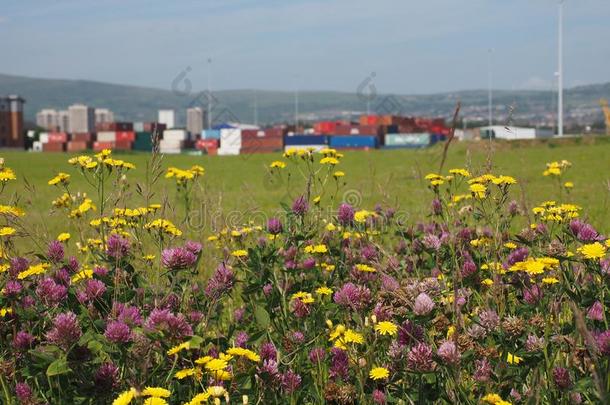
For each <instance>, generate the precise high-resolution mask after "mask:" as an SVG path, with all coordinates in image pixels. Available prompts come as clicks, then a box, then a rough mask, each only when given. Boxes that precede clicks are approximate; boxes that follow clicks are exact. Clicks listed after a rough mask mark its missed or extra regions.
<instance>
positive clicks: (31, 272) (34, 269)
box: [17, 263, 51, 280]
mask: <svg viewBox="0 0 610 405" xmlns="http://www.w3.org/2000/svg"><path fill="white" fill-rule="evenodd" d="M49 267H51V266H50V265H49V264H48V263H39V264H34V265H31V266H30V267H28V268H27V269H26V270H24V271H22V272H21V273H19V274H17V278H18V279H19V280H23V279H26V278H28V277H30V276H36V275H38V274H43V273H44V272H45V271H46V270H47V269H48V268H49Z"/></svg>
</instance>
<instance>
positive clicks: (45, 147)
mask: <svg viewBox="0 0 610 405" xmlns="http://www.w3.org/2000/svg"><path fill="white" fill-rule="evenodd" d="M64 146H65V144H64V143H61V142H48V143H43V144H42V151H43V152H63V151H64Z"/></svg>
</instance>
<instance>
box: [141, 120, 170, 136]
mask: <svg viewBox="0 0 610 405" xmlns="http://www.w3.org/2000/svg"><path fill="white" fill-rule="evenodd" d="M166 129H167V125H165V124H162V123H160V122H145V123H144V125H143V128H142V131H143V132H155V131H157V132H158V133H159V134H162V133H163V131H165V130H166ZM142 131H136V132H142Z"/></svg>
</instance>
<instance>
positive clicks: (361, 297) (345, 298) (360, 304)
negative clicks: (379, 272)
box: [333, 283, 371, 311]
mask: <svg viewBox="0 0 610 405" xmlns="http://www.w3.org/2000/svg"><path fill="white" fill-rule="evenodd" d="M370 299H371V290H369V289H368V288H366V287H364V286H357V285H355V284H353V283H345V284H344V285H343V287H341V288H340V289H339V290H337V291H336V292H335V294H334V295H333V300H334V301H335V303H336V304H338V305H341V306H343V307H346V308H350V309H352V310H354V311H359V310H362V309H364V308H365V307H366V306H367V305H368V304H369V301H370Z"/></svg>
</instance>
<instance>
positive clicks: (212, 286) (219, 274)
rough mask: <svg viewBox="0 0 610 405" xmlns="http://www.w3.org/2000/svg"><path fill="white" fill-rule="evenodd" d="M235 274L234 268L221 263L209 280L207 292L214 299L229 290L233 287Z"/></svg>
mask: <svg viewBox="0 0 610 405" xmlns="http://www.w3.org/2000/svg"><path fill="white" fill-rule="evenodd" d="M234 281H235V275H234V274H233V270H231V268H230V267H228V266H227V265H226V264H225V263H221V264H220V265H218V267H217V268H216V271H215V272H214V274H213V275H212V277H210V279H209V280H208V284H207V286H206V288H205V294H206V295H207V296H208V297H210V298H213V299H218V298H219V297H220V296H221V295H222V294H223V293H225V292H227V291H229V290H230V289H231V288H232V287H233V283H234Z"/></svg>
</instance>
